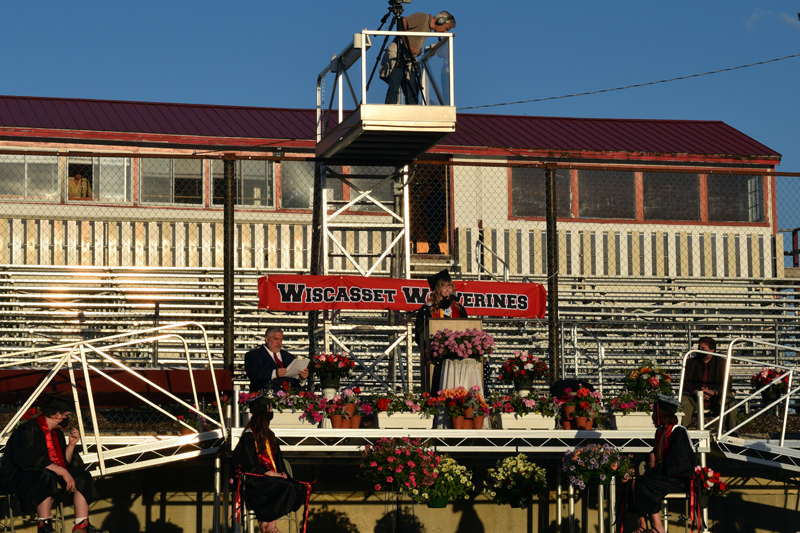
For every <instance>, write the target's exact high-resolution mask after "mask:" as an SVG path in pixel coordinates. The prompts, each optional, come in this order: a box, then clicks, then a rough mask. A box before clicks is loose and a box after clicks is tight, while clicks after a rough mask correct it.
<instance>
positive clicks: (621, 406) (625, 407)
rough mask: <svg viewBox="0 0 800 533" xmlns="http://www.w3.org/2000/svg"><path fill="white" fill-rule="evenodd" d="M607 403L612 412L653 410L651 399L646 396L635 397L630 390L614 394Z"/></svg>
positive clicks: (624, 412)
mask: <svg viewBox="0 0 800 533" xmlns="http://www.w3.org/2000/svg"><path fill="white" fill-rule="evenodd" d="M607 404H608V407H609V410H610V411H611V412H612V413H622V414H628V413H651V412H652V411H653V405H652V402H651V400H649V399H648V398H638V399H637V398H635V397H634V396H633V394H631V393H630V392H624V393H622V394H620V395H619V396H614V397H613V398H611V399H610V400H609V401H608V402H607Z"/></svg>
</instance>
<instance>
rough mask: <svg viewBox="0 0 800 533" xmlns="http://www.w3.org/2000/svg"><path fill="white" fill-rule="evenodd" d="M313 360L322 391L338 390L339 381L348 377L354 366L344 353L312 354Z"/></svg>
mask: <svg viewBox="0 0 800 533" xmlns="http://www.w3.org/2000/svg"><path fill="white" fill-rule="evenodd" d="M313 360H314V365H315V367H316V369H317V375H319V381H320V386H321V387H322V388H323V389H328V388H332V389H338V388H339V382H340V380H341V379H342V378H346V377H348V376H349V375H350V370H351V369H352V368H353V367H354V366H356V363H355V362H354V361H352V360H350V358H349V357H347V354H345V353H344V352H342V353H338V354H336V353H318V354H314V357H313Z"/></svg>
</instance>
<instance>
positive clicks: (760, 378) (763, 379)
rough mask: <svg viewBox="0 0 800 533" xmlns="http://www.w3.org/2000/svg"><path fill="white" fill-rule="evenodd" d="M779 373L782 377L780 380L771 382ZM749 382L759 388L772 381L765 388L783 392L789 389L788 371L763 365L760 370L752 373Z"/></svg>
mask: <svg viewBox="0 0 800 533" xmlns="http://www.w3.org/2000/svg"><path fill="white" fill-rule="evenodd" d="M781 375H782V376H783V377H782V378H781V380H780V381H775V383H772V382H773V381H774V380H776V379H777V378H778V377H779V376H781ZM750 383H751V384H752V385H753V387H757V388H759V389H760V388H762V387H766V386H767V385H769V384H770V383H772V386H771V387H770V388H769V389H766V390H768V391H773V392H777V393H779V394H783V393H784V392H786V391H787V390H788V389H789V373H788V372H787V371H783V372H778V371H777V370H775V369H774V368H766V367H764V368H762V369H761V372H757V373H755V374H753V377H752V378H750Z"/></svg>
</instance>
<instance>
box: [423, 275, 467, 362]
mask: <svg viewBox="0 0 800 533" xmlns="http://www.w3.org/2000/svg"><path fill="white" fill-rule="evenodd" d="M428 285H429V286H430V288H431V292H430V293H429V296H428V301H427V302H425V304H423V306H422V307H420V308H419V310H417V318H416V320H415V322H414V339H415V340H416V341H417V345H418V346H419V347H420V348H421V347H422V342H423V340H424V339H423V338H422V335H423V332H424V331H425V321H426V320H428V319H429V318H467V316H468V315H467V310H466V309H464V306H462V305H461V304H460V303H458V294H457V293H456V292H455V285H453V280H452V279H451V278H450V273H449V272H448V271H447V270H442V271H441V272H439V273H438V274H436V275H434V276H431V277H430V278H428Z"/></svg>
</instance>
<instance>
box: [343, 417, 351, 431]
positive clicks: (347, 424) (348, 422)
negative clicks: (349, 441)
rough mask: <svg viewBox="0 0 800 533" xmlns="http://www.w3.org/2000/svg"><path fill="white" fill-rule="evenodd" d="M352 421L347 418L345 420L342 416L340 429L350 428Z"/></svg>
mask: <svg viewBox="0 0 800 533" xmlns="http://www.w3.org/2000/svg"><path fill="white" fill-rule="evenodd" d="M351 424H352V421H351V420H350V419H349V418H345V417H344V416H342V429H350V428H351V427H352V425H351Z"/></svg>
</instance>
